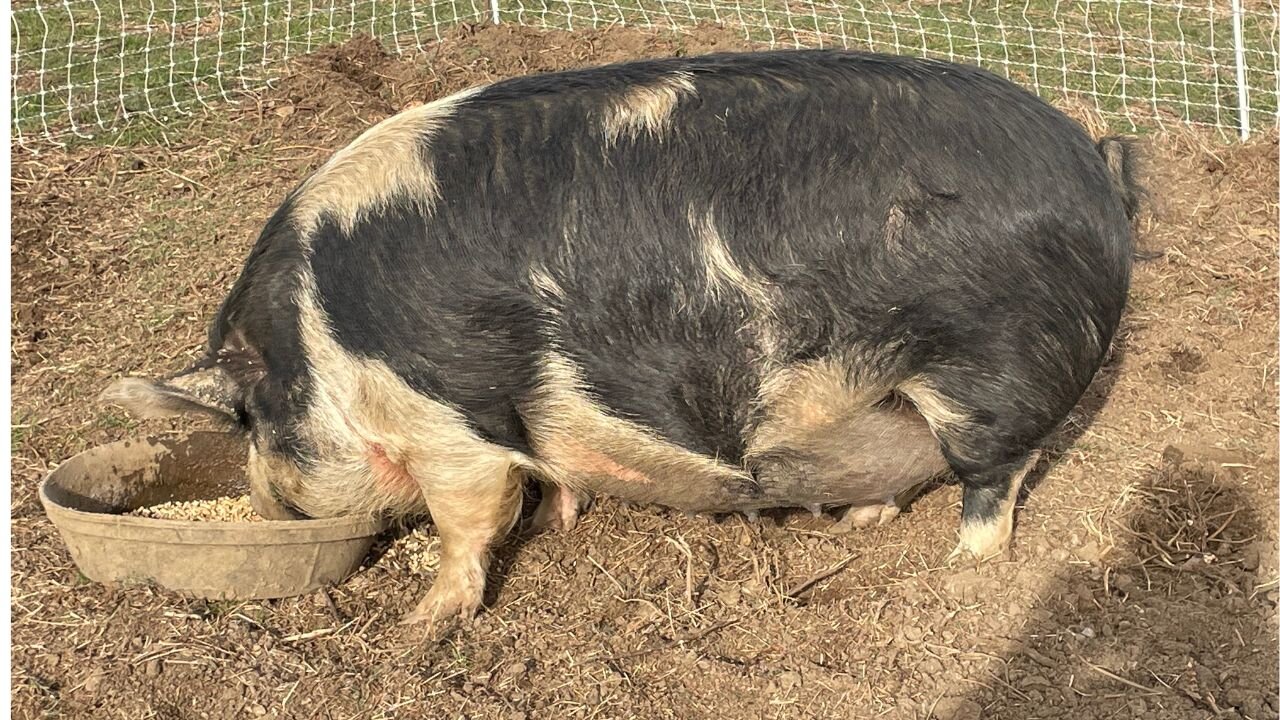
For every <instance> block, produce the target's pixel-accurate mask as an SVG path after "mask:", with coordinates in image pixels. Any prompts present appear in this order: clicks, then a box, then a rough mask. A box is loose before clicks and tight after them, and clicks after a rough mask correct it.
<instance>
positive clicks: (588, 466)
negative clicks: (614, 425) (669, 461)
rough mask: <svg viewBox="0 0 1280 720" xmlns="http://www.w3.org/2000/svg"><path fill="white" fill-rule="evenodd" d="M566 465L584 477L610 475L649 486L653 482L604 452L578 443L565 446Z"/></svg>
mask: <svg viewBox="0 0 1280 720" xmlns="http://www.w3.org/2000/svg"><path fill="white" fill-rule="evenodd" d="M564 449H565V460H566V463H565V464H566V465H568V467H569V468H570V469H571V470H572V471H573V472H574V473H580V474H582V475H588V476H589V475H608V476H609V477H613V478H617V479H618V480H621V481H623V482H631V483H640V484H643V485H647V484H649V483H651V482H653V480H651V479H650V478H649V476H648V475H645V474H644V473H642V472H640V471H639V470H633V469H631V468H629V467H627V466H625V465H621V464H619V463H618V462H616V461H615V460H614V459H613V458H611V457H609V456H608V455H605V454H604V453H602V452H597V451H595V450H591V449H590V448H588V447H586V446H585V445H582V444H580V443H577V442H573V441H569V442H566V443H565V445H564Z"/></svg>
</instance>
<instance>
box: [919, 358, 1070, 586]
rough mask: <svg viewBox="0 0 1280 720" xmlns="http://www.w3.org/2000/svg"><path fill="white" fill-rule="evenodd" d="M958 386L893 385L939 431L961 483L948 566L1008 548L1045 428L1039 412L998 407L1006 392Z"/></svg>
mask: <svg viewBox="0 0 1280 720" xmlns="http://www.w3.org/2000/svg"><path fill="white" fill-rule="evenodd" d="M957 386H960V383H956V384H955V385H952V386H951V387H950V388H947V389H944V388H942V387H939V386H938V385H936V384H934V383H932V382H927V381H921V380H916V381H911V382H908V383H904V384H903V385H902V386H900V388H899V390H900V391H901V392H903V394H905V395H906V396H907V397H909V398H910V399H911V400H912V402H913V403H915V405H916V407H917V408H918V409H919V411H920V412H921V414H922V415H924V416H925V418H927V419H928V420H929V423H930V425H931V426H932V427H933V429H934V432H936V433H937V434H938V436H939V439H940V440H941V441H942V446H943V448H944V449H943V453H944V455H945V456H946V458H947V462H948V463H949V464H950V465H951V468H952V470H953V471H954V472H955V474H956V476H957V477H958V478H959V480H960V484H961V487H962V488H963V495H962V501H961V511H960V540H959V543H958V544H957V545H956V547H955V549H954V550H952V551H951V554H950V555H949V556H948V557H947V561H948V563H950V564H953V565H954V564H974V563H980V562H983V561H985V560H990V559H992V558H995V557H999V556H1001V555H1003V554H1004V553H1005V552H1006V551H1007V550H1008V547H1009V541H1010V539H1011V537H1012V535H1013V518H1014V509H1015V506H1016V504H1017V499H1018V492H1019V490H1020V489H1021V487H1022V481H1023V480H1024V479H1025V478H1026V476H1027V473H1028V472H1029V471H1030V470H1031V469H1032V468H1033V467H1034V466H1035V464H1036V461H1037V460H1038V459H1039V456H1040V452H1039V450H1038V449H1037V447H1036V445H1037V444H1038V443H1039V442H1040V441H1041V439H1042V438H1043V437H1044V436H1045V435H1046V434H1047V433H1048V432H1049V430H1050V429H1051V427H1052V422H1051V420H1049V419H1046V418H1045V417H1043V416H1042V417H1036V415H1037V414H1039V413H1032V412H1027V411H1026V410H1025V409H1024V408H1022V407H1001V405H1002V404H1006V405H1007V404H1009V403H1008V398H1010V397H1011V396H1013V393H1009V392H1006V393H995V392H986V393H984V392H982V391H983V390H984V389H983V388H981V387H980V386H978V385H977V384H976V383H971V384H970V385H968V386H967V387H966V388H965V389H964V390H960V389H959V388H958V387H957ZM948 389H949V390H951V392H948V391H947V390H948ZM992 406H995V407H992Z"/></svg>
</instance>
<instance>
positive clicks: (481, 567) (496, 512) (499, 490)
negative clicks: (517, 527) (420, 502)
mask: <svg viewBox="0 0 1280 720" xmlns="http://www.w3.org/2000/svg"><path fill="white" fill-rule="evenodd" d="M522 482H523V479H522V476H521V473H520V472H519V471H517V470H514V469H503V470H502V471H500V472H495V473H492V476H491V477H489V478H479V477H474V476H473V477H472V478H467V480H466V481H464V482H459V483H447V484H446V483H440V484H432V485H429V486H427V487H424V493H423V494H424V496H425V497H426V500H427V508H428V510H429V511H430V512H431V519H432V521H433V522H434V523H435V526H436V531H437V532H438V533H439V534H440V569H439V571H438V572H437V573H436V580H435V583H434V584H433V585H432V586H431V590H430V591H429V592H427V595H426V597H424V598H422V601H421V602H419V603H418V606H417V607H416V608H414V609H413V611H412V612H410V613H409V614H408V615H406V616H405V617H404V619H403V620H401V623H402V624H411V623H425V624H426V627H427V631H428V632H430V631H431V630H432V629H433V628H434V626H436V625H437V624H438V623H441V622H443V621H445V620H448V619H450V618H452V617H458V618H459V619H461V620H464V621H467V620H470V619H471V618H472V617H473V616H474V615H475V613H476V611H477V610H479V609H480V603H481V601H482V600H483V598H484V585H485V573H486V571H487V570H488V567H489V551H490V548H491V547H492V546H493V544H494V543H496V542H497V541H498V540H501V539H502V537H503V536H505V535H506V534H507V532H509V531H510V530H511V526H512V525H514V524H515V521H516V520H517V519H518V518H519V512H520V497H521V488H522Z"/></svg>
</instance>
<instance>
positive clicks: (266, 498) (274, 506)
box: [249, 484, 307, 520]
mask: <svg viewBox="0 0 1280 720" xmlns="http://www.w3.org/2000/svg"><path fill="white" fill-rule="evenodd" d="M249 504H250V505H252V506H253V511H254V512H256V513H258V515H260V516H262V517H263V518H265V519H267V520H305V519H306V518H307V516H306V515H303V514H302V513H300V512H298V511H297V510H294V509H293V508H291V507H289V505H288V504H286V503H284V502H282V501H280V500H278V499H276V496H275V493H273V492H271V488H269V487H267V488H263V487H260V486H259V485H257V484H255V485H254V486H253V487H251V488H250V489H249Z"/></svg>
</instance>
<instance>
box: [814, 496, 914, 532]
mask: <svg viewBox="0 0 1280 720" xmlns="http://www.w3.org/2000/svg"><path fill="white" fill-rule="evenodd" d="M899 512H901V509H900V508H899V507H898V506H897V505H895V504H893V503H886V504H884V505H863V506H862V507H851V508H849V509H848V510H846V511H845V513H844V517H842V518H840V522H838V523H836V524H835V525H833V526H832V527H831V532H833V533H836V534H844V533H850V532H853V531H854V529H855V528H856V529H862V528H869V527H872V526H875V525H885V524H888V523H889V522H891V521H892V520H893V519H894V518H896V517H898V513H899Z"/></svg>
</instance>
